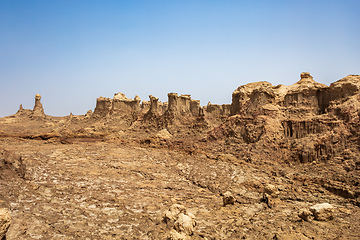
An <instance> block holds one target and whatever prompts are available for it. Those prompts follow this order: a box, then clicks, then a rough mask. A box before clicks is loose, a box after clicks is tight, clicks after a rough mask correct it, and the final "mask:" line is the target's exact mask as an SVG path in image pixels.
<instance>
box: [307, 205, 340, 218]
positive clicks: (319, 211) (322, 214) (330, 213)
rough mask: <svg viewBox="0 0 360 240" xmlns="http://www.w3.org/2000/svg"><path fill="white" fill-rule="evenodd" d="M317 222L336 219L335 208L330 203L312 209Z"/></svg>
mask: <svg viewBox="0 0 360 240" xmlns="http://www.w3.org/2000/svg"><path fill="white" fill-rule="evenodd" d="M310 211H311V212H312V213H313V215H314V218H315V220H318V221H328V220H332V219H333V218H334V207H333V206H332V205H331V204H329V203H319V204H316V205H314V206H312V207H310Z"/></svg>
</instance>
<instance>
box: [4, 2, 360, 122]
mask: <svg viewBox="0 0 360 240" xmlns="http://www.w3.org/2000/svg"><path fill="white" fill-rule="evenodd" d="M359 12H360V1H347V0H343V1H340V0H338V1H332V0H326V1H321V0H316V1H314V0H312V1H307V0H301V1H300V0H299V1H276V0H275V1H240V0H237V1H234V0H221V1H220V0H218V1H214V0H191V1H190V0H176V1H175V0H162V1H160V0H152V1H149V0H144V1H140V0H129V1H126V0H117V1H110V0H107V1H100V0H99V1H91V0H86V1H85V0H84V1H81V0H76V1H66V0H61V1H47V0H45V1H37V0H32V1H25V0H24V1H18V0H1V1H0V34H1V35H0V36H1V38H0V83H1V86H0V102H1V105H0V116H1V117H3V116H7V115H11V114H13V113H15V112H16V111H17V109H18V107H19V105H20V104H23V106H24V108H32V107H33V105H34V96H35V94H36V93H39V94H41V95H42V103H43V106H44V108H45V113H46V114H49V115H53V116H64V115H68V114H69V113H70V112H72V113H73V114H85V113H86V111H87V110H89V109H92V110H93V109H94V108H95V104H96V98H97V97H99V96H104V97H113V95H114V93H117V92H123V93H125V94H126V96H127V97H129V98H133V97H134V96H135V95H139V96H140V98H141V99H142V100H148V95H150V94H152V95H154V96H156V97H159V98H160V100H161V101H167V93H169V92H177V93H179V94H191V95H192V98H193V99H198V100H201V105H206V104H207V103H208V101H211V102H212V103H218V104H223V103H231V94H232V92H233V91H234V90H235V89H236V88H237V87H238V86H240V85H243V84H246V83H249V82H255V81H264V80H265V81H268V82H271V83H272V84H274V85H277V84H285V85H290V84H293V83H294V82H296V81H298V80H299V75H300V73H301V72H303V71H308V72H310V73H311V74H312V76H313V77H314V79H315V80H316V81H318V82H321V83H324V84H327V85H329V84H330V83H331V82H334V81H336V80H338V79H340V78H342V77H345V76H347V75H349V74H360V44H359V43H360V24H359V23H360V14H359Z"/></svg>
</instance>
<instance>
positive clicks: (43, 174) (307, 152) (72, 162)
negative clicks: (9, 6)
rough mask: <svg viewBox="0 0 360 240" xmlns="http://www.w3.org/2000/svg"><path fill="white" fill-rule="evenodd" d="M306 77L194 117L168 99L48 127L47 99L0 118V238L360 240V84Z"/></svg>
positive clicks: (359, 80)
mask: <svg viewBox="0 0 360 240" xmlns="http://www.w3.org/2000/svg"><path fill="white" fill-rule="evenodd" d="M301 78H302V79H301V80H300V81H299V82H297V83H296V84H294V85H291V86H275V87H274V86H272V85H271V84H269V83H266V82H260V83H252V84H248V85H245V86H241V87H239V88H238V89H237V90H235V92H234V93H233V103H232V105H231V106H230V105H229V106H215V105H212V106H211V105H208V107H207V108H199V109H200V111H199V114H197V115H191V114H192V112H194V111H193V110H194V109H193V108H192V109H187V110H186V108H185V107H186V106H190V105H186V104H185V105H181V104H182V102H181V101H183V102H184V101H185V102H186V101H190V100H191V99H190V97H189V96H187V95H186V96H180V97H179V96H177V95H174V94H171V95H170V96H171V97H172V102H171V104H169V107H168V110H164V109H162V110H161V111H163V113H162V114H160V113H159V111H158V110H157V107H158V105H157V101H158V100H157V99H156V98H154V97H153V98H152V102H151V105H150V107H149V106H148V107H149V110H148V111H147V112H146V113H145V115H141V114H140V113H139V112H138V111H140V110H139V108H140V107H139V106H138V105H136V104H139V100H138V99H137V98H135V99H134V100H129V99H127V98H125V97H124V96H123V95H121V97H122V98H121V99H120V98H119V97H117V98H115V97H114V99H108V98H100V101H102V102H101V104H102V105H101V104H99V105H100V106H102V107H98V106H97V109H95V111H94V114H95V115H93V114H92V113H91V112H88V113H87V114H86V115H83V116H72V115H70V116H65V117H51V116H47V115H45V113H44V110H43V108H42V104H41V103H40V99H41V96H40V95H37V96H36V98H35V107H34V110H29V109H22V107H20V109H19V111H18V113H16V114H15V115H12V116H8V117H4V118H0V183H1V184H0V238H2V237H3V236H4V234H6V237H7V238H6V239H8V240H11V239H359V238H360V225H359V224H358V223H359V222H360V184H359V183H360V160H359V158H358V155H359V154H360V150H359V149H360V148H359V146H360V131H359V129H360V121H359V119H360V117H359V116H360V104H359V101H358V100H359V99H360V77H359V76H349V77H347V78H344V79H342V80H339V81H338V82H336V83H334V84H332V85H331V86H330V87H327V86H325V85H322V84H318V83H316V82H314V81H313V79H312V77H311V76H310V75H309V74H308V73H303V74H302V75H301ZM118 95H119V94H118ZM118 95H116V96H118ZM330 97H331V98H330ZM169 99H170V98H169ZM121 101H123V102H121ZM104 102H105V103H106V104H108V105H106V104H105V103H104ZM174 102H175V105H174ZM103 103H104V104H103ZM115 103H116V104H117V105H116V106H117V109H119V106H120V107H121V106H123V107H124V109H125V107H126V109H127V108H128V107H129V106H130V107H134V106H135V107H136V109H137V110H136V111H137V112H130V113H129V112H128V113H126V114H125V115H119V112H117V113H116V114H117V115H116V114H115V113H114V112H113V109H111V108H109V107H108V106H111V104H115ZM189 103H194V101H193V100H191V102H189ZM195 103H196V104H198V102H196V101H195ZM109 104H110V105H109ZM121 104H123V105H121ZM124 104H125V105H124ZM126 104H128V105H126ZM149 104H150V103H149ZM176 104H177V105H176ZM196 104H195V105H191V106H195V107H196V108H198V105H196ZM162 106H167V105H166V104H163V105H162ZM230 107H231V111H232V113H231V114H230V113H229V112H228V113H226V114H229V115H228V116H224V114H225V112H224V111H225V110H226V109H230ZM104 109H105V110H104ZM184 109H185V110H186V111H185V112H184ZM204 109H205V110H204ZM209 109H210V110H211V111H212V112H210V110H209ZM214 109H215V110H216V111H218V112H219V114H218V115H216V111H215V110H214ZM143 110H144V109H143ZM143 110H141V111H143ZM170 110H171V111H170ZM220 110H221V111H223V110H224V111H223V112H221V111H220ZM182 111H183V112H182ZM143 112H144V111H143ZM220 113H221V114H220ZM96 114H100V115H101V116H99V115H96ZM111 114H113V115H111ZM186 114H188V115H186ZM189 114H190V115H189ZM10 218H11V220H10Z"/></svg>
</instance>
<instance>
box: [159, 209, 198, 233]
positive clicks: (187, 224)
mask: <svg viewBox="0 0 360 240" xmlns="http://www.w3.org/2000/svg"><path fill="white" fill-rule="evenodd" d="M163 221H164V222H165V223H166V224H168V225H169V226H171V227H173V229H172V230H171V231H170V233H169V237H168V239H188V236H191V235H192V234H193V232H194V228H195V226H196V221H195V216H194V215H193V214H192V213H190V212H189V211H187V209H186V208H185V207H184V206H183V205H180V204H174V205H172V206H171V207H170V208H169V210H168V211H166V212H165V214H164V217H163Z"/></svg>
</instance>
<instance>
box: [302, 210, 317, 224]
mask: <svg viewBox="0 0 360 240" xmlns="http://www.w3.org/2000/svg"><path fill="white" fill-rule="evenodd" d="M299 217H300V218H301V219H303V220H305V221H308V222H309V221H311V220H312V219H313V218H314V216H313V214H312V212H310V211H309V210H308V209H300V211H299Z"/></svg>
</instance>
